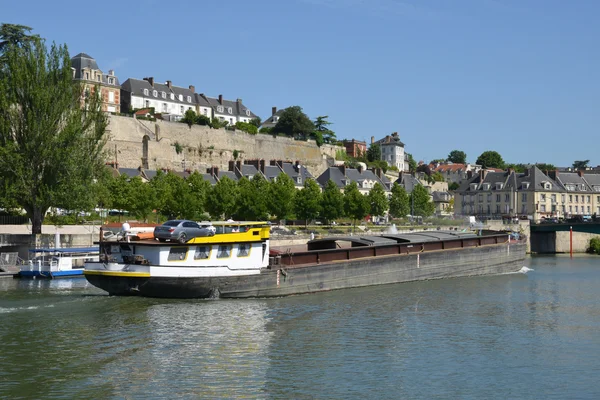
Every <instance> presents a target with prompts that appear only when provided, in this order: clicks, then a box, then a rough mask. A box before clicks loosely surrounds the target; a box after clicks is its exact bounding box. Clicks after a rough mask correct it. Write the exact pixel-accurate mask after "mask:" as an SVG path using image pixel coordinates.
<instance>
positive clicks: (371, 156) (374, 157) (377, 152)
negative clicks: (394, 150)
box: [367, 143, 381, 162]
mask: <svg viewBox="0 0 600 400" xmlns="http://www.w3.org/2000/svg"><path fill="white" fill-rule="evenodd" d="M379 160H381V146H379V144H377V143H373V144H371V145H370V146H369V149H368V150H367V161H370V162H374V161H379Z"/></svg>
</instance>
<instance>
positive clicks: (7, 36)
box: [0, 24, 41, 63]
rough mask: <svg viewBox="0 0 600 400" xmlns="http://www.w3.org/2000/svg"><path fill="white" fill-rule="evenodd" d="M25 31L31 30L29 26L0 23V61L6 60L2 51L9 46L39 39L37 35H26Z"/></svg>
mask: <svg viewBox="0 0 600 400" xmlns="http://www.w3.org/2000/svg"><path fill="white" fill-rule="evenodd" d="M27 32H31V28H30V27H28V26H25V25H16V24H2V25H0V63H4V62H6V58H5V56H4V53H5V52H6V51H7V50H8V48H9V47H10V46H14V47H21V46H24V45H27V44H31V43H32V42H35V41H37V40H41V38H40V36H39V35H28V34H27Z"/></svg>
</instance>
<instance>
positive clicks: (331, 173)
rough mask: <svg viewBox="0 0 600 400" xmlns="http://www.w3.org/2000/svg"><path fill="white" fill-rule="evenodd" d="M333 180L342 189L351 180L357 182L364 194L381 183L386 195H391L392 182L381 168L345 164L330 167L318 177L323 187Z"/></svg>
mask: <svg viewBox="0 0 600 400" xmlns="http://www.w3.org/2000/svg"><path fill="white" fill-rule="evenodd" d="M330 179H331V180H332V181H333V182H334V183H335V184H336V185H337V187H338V188H340V190H343V189H344V188H345V187H346V186H348V185H349V184H350V183H351V182H356V184H357V185H358V190H359V192H361V193H362V194H369V192H370V191H371V189H372V188H373V186H375V184H376V183H379V184H380V185H381V186H382V187H383V190H384V192H385V193H386V195H387V196H388V197H389V196H391V189H392V182H391V181H390V180H389V179H388V177H386V176H385V174H383V173H382V171H381V169H375V168H373V169H366V168H365V167H362V166H360V167H358V168H348V167H346V166H345V165H339V166H335V167H329V168H327V169H326V170H325V172H323V173H322V174H321V175H319V177H318V178H317V182H319V184H320V185H321V186H322V187H325V186H326V185H327V182H328V181H329V180H330Z"/></svg>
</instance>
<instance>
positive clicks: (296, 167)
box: [294, 161, 300, 172]
mask: <svg viewBox="0 0 600 400" xmlns="http://www.w3.org/2000/svg"><path fill="white" fill-rule="evenodd" d="M294 169H295V170H296V172H300V161H296V165H295V166H294Z"/></svg>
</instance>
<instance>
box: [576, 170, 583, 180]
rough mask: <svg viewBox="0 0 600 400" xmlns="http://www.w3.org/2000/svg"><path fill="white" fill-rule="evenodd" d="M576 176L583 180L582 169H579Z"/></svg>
mask: <svg viewBox="0 0 600 400" xmlns="http://www.w3.org/2000/svg"><path fill="white" fill-rule="evenodd" d="M577 175H579V176H580V177H582V178H583V175H584V174H583V170H582V169H580V170H579V171H577Z"/></svg>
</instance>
